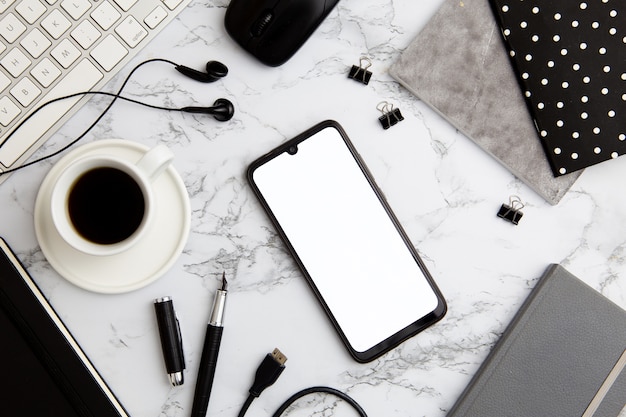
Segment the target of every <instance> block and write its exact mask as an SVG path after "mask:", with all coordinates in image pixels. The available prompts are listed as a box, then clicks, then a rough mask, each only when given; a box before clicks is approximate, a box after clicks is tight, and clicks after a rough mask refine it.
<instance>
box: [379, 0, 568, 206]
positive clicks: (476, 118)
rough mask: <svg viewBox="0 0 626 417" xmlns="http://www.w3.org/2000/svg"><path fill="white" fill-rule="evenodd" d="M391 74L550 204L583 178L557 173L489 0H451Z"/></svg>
mask: <svg viewBox="0 0 626 417" xmlns="http://www.w3.org/2000/svg"><path fill="white" fill-rule="evenodd" d="M390 74H391V76H392V77H394V78H395V79H396V80H397V81H398V82H399V83H400V84H402V85H403V86H404V87H406V88H407V89H408V90H409V91H411V92H412V93H413V94H414V95H416V96H417V97H418V98H420V99H421V100H422V101H424V102H425V103H426V104H428V105H429V106H431V107H432V108H433V109H435V110H436V111H437V112H438V113H440V114H441V115H442V116H443V117H444V118H445V119H447V120H448V121H449V122H450V123H451V124H452V125H453V126H454V127H456V128H457V129H458V130H459V131H460V132H461V133H463V134H465V135H466V136H467V137H469V138H470V139H472V140H473V141H474V142H476V144H478V145H479V146H480V147H482V148H483V149H484V150H485V151H487V152H488V153H489V154H491V155H492V156H493V157H495V158H496V159H497V160H498V161H500V162H501V163H502V164H503V165H504V166H505V167H507V168H508V169H509V170H510V171H511V172H512V173H513V174H514V175H515V176H516V177H518V178H519V179H520V180H521V181H523V182H524V183H526V184H527V185H528V186H529V187H531V188H532V189H533V190H535V191H536V192H537V193H538V194H539V195H540V196H542V197H543V198H544V199H545V200H546V201H548V202H549V203H550V204H557V203H558V202H559V201H560V200H561V198H562V197H563V195H565V193H566V192H567V191H568V190H569V189H570V187H571V186H572V184H574V182H575V181H576V179H577V178H578V177H579V176H580V172H577V173H571V174H568V175H565V176H562V177H558V178H556V177H555V176H554V174H553V173H552V170H551V168H550V164H549V162H548V159H547V157H546V154H545V152H544V150H543V147H542V146H541V143H540V139H539V136H538V134H537V131H536V129H535V127H534V124H533V121H532V118H531V116H530V113H529V111H528V108H527V106H526V103H525V102H524V99H523V97H522V94H521V92H520V88H519V85H518V82H517V79H516V77H515V72H514V71H513V68H512V66H511V63H510V60H509V58H508V56H507V53H506V49H505V46H504V41H503V40H502V36H501V34H500V32H499V29H498V26H497V25H496V20H495V18H494V15H493V13H492V11H491V9H490V6H489V2H488V0H463V1H460V0H446V1H445V3H444V4H443V5H442V6H441V8H440V9H439V10H438V11H437V13H436V14H435V15H434V16H433V17H432V19H431V20H430V21H429V22H428V23H427V24H426V26H425V27H424V28H423V29H422V31H421V32H420V33H419V34H418V35H417V37H416V38H415V39H414V40H413V41H412V42H411V44H410V45H409V46H408V47H407V49H406V50H405V51H404V52H403V53H402V54H401V56H400V58H399V59H398V60H397V61H396V62H395V63H394V64H393V65H392V66H391V68H390Z"/></svg>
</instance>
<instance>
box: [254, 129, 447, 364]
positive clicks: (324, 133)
mask: <svg viewBox="0 0 626 417" xmlns="http://www.w3.org/2000/svg"><path fill="white" fill-rule="evenodd" d="M247 176H248V180H249V182H250V184H251V186H252V189H253V190H254V193H255V194H256V196H257V197H258V199H259V200H260V202H261V205H262V206H263V208H264V209H265V211H266V212H267V214H268V216H269V218H270V220H271V221H272V223H273V224H274V226H275V228H276V229H277V231H278V233H279V235H280V236H281V238H282V239H283V241H284V243H285V245H286V246H287V248H288V249H289V251H290V252H291V255H292V256H293V258H294V259H295V261H296V263H297V264H298V266H299V268H300V269H301V271H302V273H303V275H304V277H305V278H306V280H307V281H308V283H309V285H310V287H311V288H312V290H313V292H314V293H315V295H316V296H317V298H318V299H319V301H320V302H321V304H322V306H323V307H324V310H325V311H326V313H327V315H328V317H329V318H330V320H331V322H332V323H333V325H334V326H335V328H336V330H337V332H338V333H339V336H340V337H341V339H342V341H343V342H344V344H345V345H346V347H347V348H348V350H349V352H350V354H351V355H352V357H353V358H354V359H356V360H357V361H359V362H368V361H371V360H373V359H374V358H376V357H378V356H380V355H382V354H383V353H385V352H387V351H389V350H391V349H393V348H394V347H396V346H397V345H398V344H400V343H401V342H402V341H404V340H406V339H408V338H409V337H411V336H414V335H415V334H417V333H418V332H420V331H422V330H423V329H425V328H426V327H428V326H430V325H431V324H433V323H435V322H436V321H438V320H440V319H441V318H442V317H443V316H444V314H445V312H446V303H445V300H444V299H443V297H442V295H441V293H440V291H439V289H438V288H437V286H436V285H435V283H434V281H433V279H432V277H431V276H430V274H429V273H428V271H427V269H426V267H425V266H424V263H423V262H422V260H421V259H420V257H419V255H418V253H417V251H416V250H415V248H414V247H413V245H412V244H411V242H410V241H409V239H408V237H407V235H406V233H405V232H404V230H403V229H402V227H401V225H400V223H399V222H398V220H397V219H396V217H395V216H394V214H393V212H392V210H391V208H390V207H389V205H388V204H387V202H386V200H385V198H384V196H383V194H382V192H381V191H380V189H379V188H378V187H377V186H376V184H375V182H374V179H373V178H372V176H371V174H370V173H369V171H368V169H367V167H366V166H365V164H364V162H363V160H362V159H361V157H360V156H359V155H358V153H357V152H356V150H355V148H354V146H353V144H352V143H351V142H350V140H349V138H348V136H347V135H346V133H345V131H344V130H343V128H342V127H341V126H340V125H339V124H338V123H337V122H335V121H332V120H327V121H324V122H322V123H320V124H318V125H316V126H314V127H312V128H311V129H309V130H307V131H306V132H304V133H302V134H300V135H298V136H297V137H295V138H293V139H291V140H289V141H287V142H285V143H284V144H282V145H280V146H279V147H277V148H276V149H274V150H272V151H270V152H269V153H267V154H266V155H264V156H262V157H260V158H259V159H257V160H256V161H254V162H253V163H252V164H251V165H250V166H249V168H248V172H247Z"/></svg>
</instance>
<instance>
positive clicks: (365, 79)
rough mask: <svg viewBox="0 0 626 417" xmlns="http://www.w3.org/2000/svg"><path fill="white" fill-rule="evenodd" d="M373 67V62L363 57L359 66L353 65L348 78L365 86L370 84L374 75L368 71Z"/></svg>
mask: <svg viewBox="0 0 626 417" xmlns="http://www.w3.org/2000/svg"><path fill="white" fill-rule="evenodd" d="M371 66H372V61H370V59H369V58H368V57H366V56H362V57H361V59H360V61H359V66H358V67H357V66H356V65H353V66H352V68H351V69H350V72H349V73H348V78H352V79H353V80H355V81H359V82H361V83H363V84H365V85H367V84H369V82H370V78H372V73H371V72H370V71H368V70H367V69H368V68H369V67H371Z"/></svg>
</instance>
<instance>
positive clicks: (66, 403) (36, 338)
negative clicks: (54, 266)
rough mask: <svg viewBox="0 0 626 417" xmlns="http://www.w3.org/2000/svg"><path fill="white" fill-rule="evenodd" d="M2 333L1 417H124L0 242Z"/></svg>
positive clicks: (41, 295)
mask: <svg viewBox="0 0 626 417" xmlns="http://www.w3.org/2000/svg"><path fill="white" fill-rule="evenodd" d="M0 332H1V335H2V336H1V337H0V363H1V366H2V372H3V381H2V389H1V390H0V403H1V404H2V414H3V415H8V416H9V415H10V416H43V415H45V416H47V417H56V416H59V417H61V416H62V417H75V416H79V417H87V416H94V417H96V416H97V417H120V416H126V417H128V413H127V412H126V411H125V410H124V408H123V407H122V405H121V404H120V403H119V401H118V400H117V398H116V397H115V395H114V394H113V392H112V391H111V390H110V389H109V387H108V386H107V385H106V383H105V382H104V380H103V379H102V377H101V376H100V375H99V374H98V371H97V370H96V369H95V368H94V366H93V364H92V363H91V362H90V361H89V359H88V358H87V356H86V355H85V353H84V352H83V351H82V349H81V348H80V346H79V345H78V343H77V342H76V340H74V338H73V337H72V335H71V334H70V332H69V330H68V329H67V328H66V327H65V325H64V324H63V322H62V321H61V319H60V318H59V316H58V315H57V314H56V313H55V311H54V309H53V308H52V307H51V306H50V304H49V303H48V302H47V301H46V299H45V298H44V296H43V294H42V293H41V292H40V291H39V288H38V287H37V285H36V284H35V282H34V281H33V280H32V279H31V277H30V276H29V275H28V273H27V272H26V270H25V269H24V267H23V266H22V265H21V264H20V262H19V260H18V259H17V257H16V256H15V254H14V253H13V252H12V251H11V249H10V247H9V246H8V245H7V243H6V242H5V241H4V240H3V239H2V238H0Z"/></svg>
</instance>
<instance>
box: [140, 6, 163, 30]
mask: <svg viewBox="0 0 626 417" xmlns="http://www.w3.org/2000/svg"><path fill="white" fill-rule="evenodd" d="M166 17H167V11H166V10H165V9H164V8H163V7H161V6H157V7H156V8H155V9H154V10H153V11H151V12H150V13H149V14H148V16H146V18H145V19H144V20H143V21H144V23H145V24H146V25H148V27H149V28H150V29H154V28H155V27H157V26H159V23H161V22H162V21H163V19H165V18H166Z"/></svg>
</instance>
